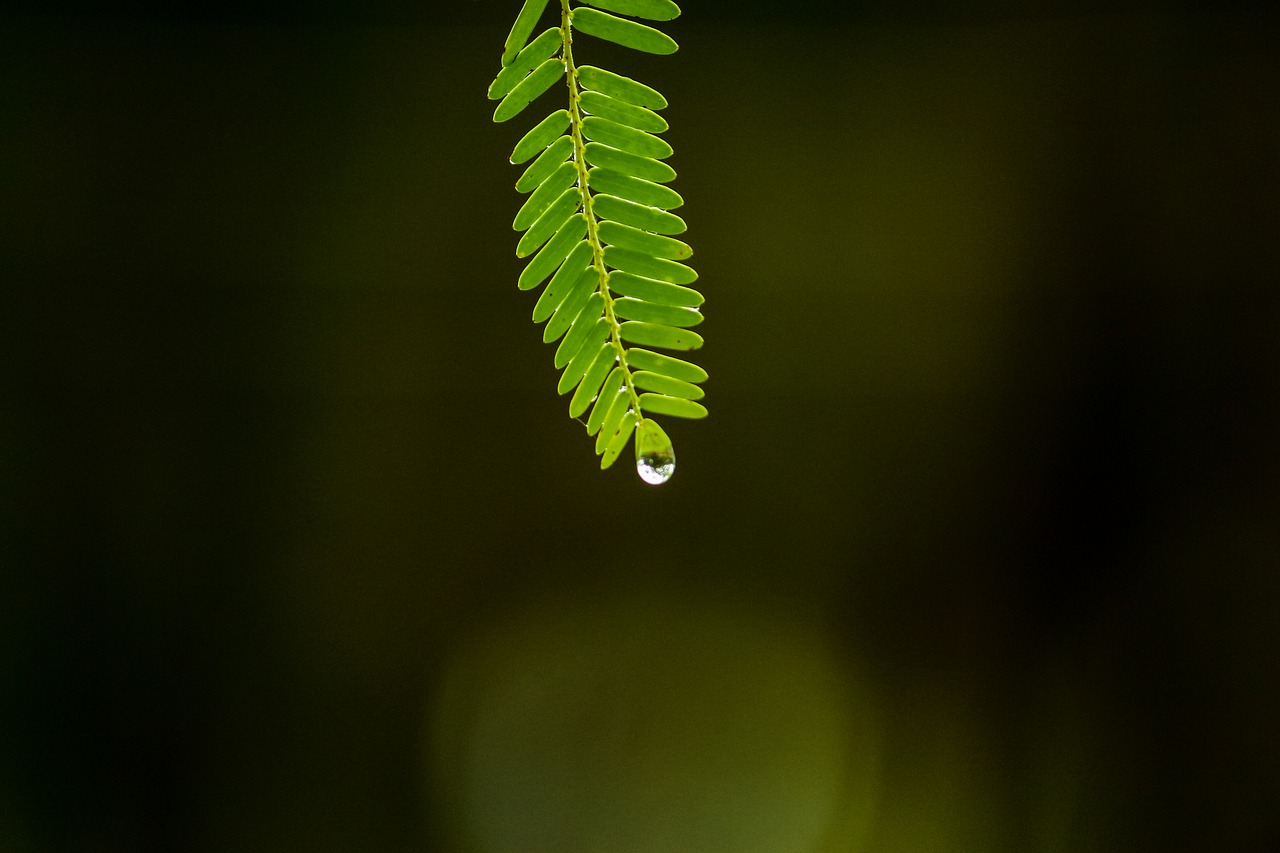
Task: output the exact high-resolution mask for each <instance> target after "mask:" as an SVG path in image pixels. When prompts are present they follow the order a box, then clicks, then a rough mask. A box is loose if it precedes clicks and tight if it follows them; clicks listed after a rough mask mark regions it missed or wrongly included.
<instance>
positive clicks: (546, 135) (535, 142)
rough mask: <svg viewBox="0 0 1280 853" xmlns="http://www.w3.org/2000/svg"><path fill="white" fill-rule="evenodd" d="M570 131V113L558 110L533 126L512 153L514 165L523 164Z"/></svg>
mask: <svg viewBox="0 0 1280 853" xmlns="http://www.w3.org/2000/svg"><path fill="white" fill-rule="evenodd" d="M568 129H569V111H568V110H556V111H555V112H553V113H552V114H551V115H549V116H547V117H546V118H544V119H543V120H542V121H540V122H538V123H537V124H535V125H534V126H533V128H532V129H531V130H530V131H529V132H528V133H526V134H525V135H524V136H522V137H521V138H520V141H519V142H517V143H516V147H515V148H514V149H513V150H512V151H511V163H512V164H513V165H515V164H518V163H523V162H524V161H525V160H528V159H529V158H530V157H532V156H533V155H534V154H537V153H538V152H539V151H541V150H542V149H544V148H546V147H547V146H548V145H550V144H551V140H553V139H555V138H556V137H557V136H559V135H560V134H562V133H564V132H565V131H566V130H568Z"/></svg>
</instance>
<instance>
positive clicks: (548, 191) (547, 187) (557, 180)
mask: <svg viewBox="0 0 1280 853" xmlns="http://www.w3.org/2000/svg"><path fill="white" fill-rule="evenodd" d="M577 179H578V167H577V166H575V165H574V164H573V163H561V164H560V165H559V166H557V167H556V170H555V171H554V172H552V173H551V174H550V175H549V176H547V177H546V178H544V179H543V181H542V183H541V184H539V185H538V188H537V189H536V190H534V191H533V192H532V193H530V194H529V197H528V198H527V199H525V201H524V204H522V205H520V209H519V210H518V211H516V218H515V219H513V220H512V221H511V227H512V228H513V229H515V230H516V231H523V230H525V229H526V228H528V227H529V226H530V225H532V224H533V223H534V221H535V220H536V219H537V218H538V217H539V216H541V215H542V211H544V210H546V209H547V208H548V207H549V206H550V205H551V202H553V201H555V200H556V199H557V198H559V197H560V194H561V193H563V192H564V191H565V190H567V189H568V188H569V187H571V186H573V182H574V181H576V180H577Z"/></svg>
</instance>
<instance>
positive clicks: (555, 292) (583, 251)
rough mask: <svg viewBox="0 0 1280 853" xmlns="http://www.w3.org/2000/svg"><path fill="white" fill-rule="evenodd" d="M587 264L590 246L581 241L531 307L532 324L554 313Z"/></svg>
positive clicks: (589, 256) (589, 257) (589, 258)
mask: <svg viewBox="0 0 1280 853" xmlns="http://www.w3.org/2000/svg"><path fill="white" fill-rule="evenodd" d="M589 263H591V244H590V243H588V242H587V241H586V240H583V241H582V242H581V243H579V244H578V245H576V246H574V247H573V248H572V249H571V250H570V251H569V255H568V257H566V258H565V259H564V263H562V264H561V265H560V269H558V270H556V274H555V275H553V276H551V281H549V282H547V287H546V289H545V290H543V291H542V295H541V296H540V297H538V302H537V304H535V305H534V306H533V322H535V323H541V322H543V321H544V320H547V319H549V318H550V317H551V315H552V314H554V313H555V312H556V309H557V308H559V307H560V303H561V302H563V301H564V299H565V297H566V296H568V295H569V291H570V290H572V289H573V285H574V284H576V283H577V281H578V279H579V278H581V277H582V273H583V272H584V271H585V270H586V269H587V264H589ZM678 310H681V311H683V310H686V309H683V308H681V309H678Z"/></svg>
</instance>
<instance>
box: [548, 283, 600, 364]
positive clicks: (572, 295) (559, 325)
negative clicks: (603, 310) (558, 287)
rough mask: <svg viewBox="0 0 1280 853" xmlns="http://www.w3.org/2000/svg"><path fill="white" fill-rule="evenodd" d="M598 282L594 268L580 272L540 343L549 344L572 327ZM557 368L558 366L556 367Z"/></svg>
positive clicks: (598, 314)
mask: <svg viewBox="0 0 1280 853" xmlns="http://www.w3.org/2000/svg"><path fill="white" fill-rule="evenodd" d="M599 281H600V271H599V270H598V269H596V268H595V267H594V266H590V267H587V268H586V269H585V270H583V271H582V275H580V276H578V280H577V281H576V282H574V283H573V287H572V288H570V290H569V293H568V295H566V296H565V298H564V302H561V303H560V307H559V308H557V309H556V313H555V314H554V315H553V316H552V317H551V322H549V323H547V325H546V328H544V329H543V330H542V342H543V343H544V344H549V343H551V342H552V341H554V340H556V339H557V338H559V337H560V336H561V335H563V334H564V333H565V332H566V331H568V330H569V328H570V327H571V326H572V325H573V321H574V320H575V319H576V318H577V316H578V312H579V311H581V310H582V307H583V306H584V305H586V304H587V300H588V299H590V298H591V295H592V294H593V293H596V288H597V285H598V284H599ZM596 316H597V317H598V316H600V312H599V311H597V312H596ZM557 366H559V365H557Z"/></svg>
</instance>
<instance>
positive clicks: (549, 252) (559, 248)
mask: <svg viewBox="0 0 1280 853" xmlns="http://www.w3.org/2000/svg"><path fill="white" fill-rule="evenodd" d="M586 233H587V220H586V219H585V218H584V217H582V216H577V217H569V221H568V222H566V223H565V224H564V225H561V226H560V230H559V231H557V232H556V233H555V236H554V237H552V238H551V239H550V240H548V241H547V245H545V246H543V247H542V249H541V250H539V252H538V254H536V255H534V256H533V260H531V261H529V263H528V265H527V266H525V268H524V269H523V270H522V271H521V272H520V278H519V280H518V281H517V282H516V286H517V287H519V288H520V289H521V290H532V289H533V288H535V287H537V286H538V285H540V284H542V280H543V279H545V278H546V277H547V276H549V275H551V273H552V272H553V271H554V270H555V269H556V267H558V266H560V264H561V262H562V261H564V259H565V258H566V257H568V255H569V251H570V250H571V249H572V248H573V246H574V244H575V243H577V242H578V241H579V240H581V239H582V236H583V235H584V234H586Z"/></svg>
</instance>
